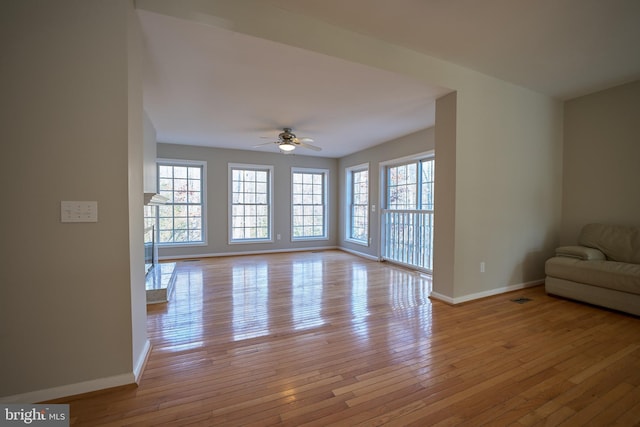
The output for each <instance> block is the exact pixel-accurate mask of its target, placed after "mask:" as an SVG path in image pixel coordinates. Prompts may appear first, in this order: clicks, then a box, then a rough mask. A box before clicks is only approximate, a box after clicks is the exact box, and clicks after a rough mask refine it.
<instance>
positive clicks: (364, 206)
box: [346, 164, 369, 245]
mask: <svg viewBox="0 0 640 427" xmlns="http://www.w3.org/2000/svg"><path fill="white" fill-rule="evenodd" d="M346 172H347V173H346V178H347V205H348V212H347V240H348V241H352V242H354V243H359V244H364V245H368V243H369V165H368V164H365V165H359V166H353V167H350V168H347V170H346Z"/></svg>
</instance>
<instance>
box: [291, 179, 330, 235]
mask: <svg viewBox="0 0 640 427" xmlns="http://www.w3.org/2000/svg"><path fill="white" fill-rule="evenodd" d="M292 180H293V185H292V194H291V196H292V197H291V198H292V204H293V210H292V220H293V223H292V230H291V231H292V236H293V238H294V239H304V238H322V237H325V236H326V232H325V188H324V186H325V181H326V179H325V173H324V172H293V176H292Z"/></svg>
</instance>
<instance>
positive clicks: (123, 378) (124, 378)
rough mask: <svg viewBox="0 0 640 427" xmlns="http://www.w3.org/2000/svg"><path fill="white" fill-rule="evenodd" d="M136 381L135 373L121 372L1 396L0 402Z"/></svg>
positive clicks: (72, 393) (38, 398)
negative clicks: (104, 376) (119, 373)
mask: <svg viewBox="0 0 640 427" xmlns="http://www.w3.org/2000/svg"><path fill="white" fill-rule="evenodd" d="M134 383H135V378H134V375H133V373H128V374H121V375H115V376H113V377H106V378H98V379H96V380H90V381H83V382H80V383H75V384H67V385H63V386H59V387H53V388H47V389H44V390H36V391H30V392H27V393H22V394H16V395H13V396H5V397H0V403H37V402H43V401H47V400H53V399H60V398H62V397H67V396H75V395H76V394H83V393H90V392H92V391H97V390H104V389H107V388H112V387H119V386H123V385H129V384H134Z"/></svg>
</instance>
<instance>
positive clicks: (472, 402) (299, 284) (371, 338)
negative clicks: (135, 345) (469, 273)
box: [66, 251, 640, 426]
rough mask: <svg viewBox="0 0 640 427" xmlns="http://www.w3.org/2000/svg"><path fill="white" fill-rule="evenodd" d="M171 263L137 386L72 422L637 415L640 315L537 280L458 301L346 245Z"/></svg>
mask: <svg viewBox="0 0 640 427" xmlns="http://www.w3.org/2000/svg"><path fill="white" fill-rule="evenodd" d="M177 268H178V277H177V283H176V291H175V294H174V295H173V297H172V299H171V301H170V302H169V303H168V304H164V305H156V306H153V307H150V309H149V313H148V330H149V335H150V339H151V342H152V345H153V350H152V353H151V355H150V357H149V360H148V363H147V366H146V369H145V371H144V373H143V376H142V381H141V384H140V386H139V387H137V388H135V387H124V388H121V389H117V390H113V391H109V392H103V393H97V394H93V395H85V396H80V397H77V398H74V399H67V400H66V402H67V403H70V404H71V417H72V424H73V425H114V426H121V425H136V426H140V425H152V426H157V425H213V426H265V425H286V426H301V425H309V426H328V425H338V426H355V425H363V426H372V425H382V424H384V425H389V426H407V425H416V426H436V425H438V426H440V425H442V426H451V425H468V426H480V425H496V426H507V425H515V426H529V425H567V426H583V425H594V426H612V425H621V426H631V425H640V319H639V318H636V317H633V316H628V315H624V314H621V313H616V312H612V311H607V310H604V309H600V308H595V307H591V306H588V305H584V304H579V303H576V302H571V301H568V300H563V299H559V298H555V297H551V296H547V295H546V294H545V292H544V289H543V287H541V286H539V287H535V288H530V289H527V290H523V291H518V292H513V293H509V294H503V295H499V296H494V297H491V298H486V299H483V300H479V301H474V302H470V303H466V304H463V305H460V306H455V307H453V306H449V305H447V304H444V303H442V302H439V301H435V300H430V299H429V298H428V290H429V286H430V280H429V278H428V277H425V276H421V275H419V274H416V273H414V272H411V271H409V270H405V269H402V268H398V267H394V266H391V265H389V264H387V263H377V262H372V261H368V260H364V259H361V258H358V257H355V256H353V255H350V254H346V253H343V252H339V251H326V252H318V253H313V252H299V253H291V254H272V255H261V256H241V257H229V258H209V259H202V260H198V261H191V262H179V263H178V267H177ZM518 297H526V298H529V299H530V300H531V301H529V302H526V303H524V304H518V303H516V302H513V301H512V300H513V299H516V298H518Z"/></svg>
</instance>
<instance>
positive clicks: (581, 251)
mask: <svg viewBox="0 0 640 427" xmlns="http://www.w3.org/2000/svg"><path fill="white" fill-rule="evenodd" d="M556 256H562V257H568V258H577V259H581V260H584V261H588V260H605V259H607V258H606V257H605V256H604V254H603V253H602V252H601V251H600V250H598V249H595V248H588V247H586V246H560V247H559V248H556Z"/></svg>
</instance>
